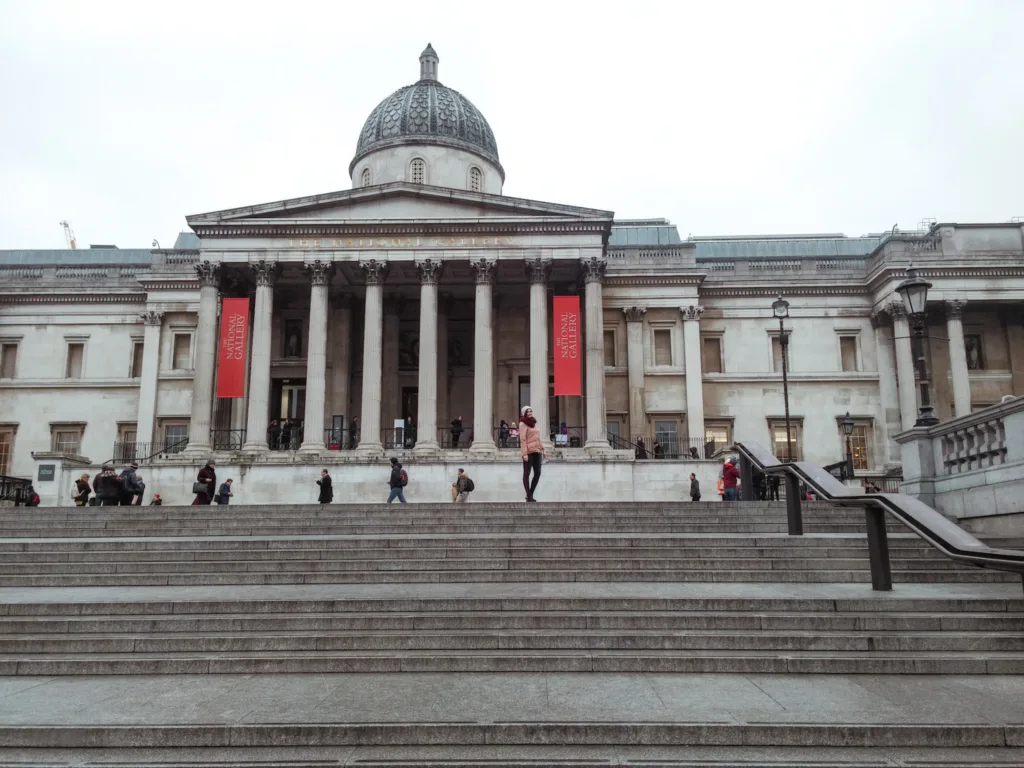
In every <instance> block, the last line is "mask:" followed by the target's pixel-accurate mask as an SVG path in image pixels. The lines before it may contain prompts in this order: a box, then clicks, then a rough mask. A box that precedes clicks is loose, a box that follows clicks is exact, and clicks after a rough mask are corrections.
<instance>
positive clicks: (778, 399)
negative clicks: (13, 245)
mask: <svg viewBox="0 0 1024 768" xmlns="http://www.w3.org/2000/svg"><path fill="white" fill-rule="evenodd" d="M349 173H350V176H351V180H352V188H351V189H348V190H345V191H340V192H331V193H327V194H320V195H314V196H311V197H304V198H298V199H291V200H283V201H279V202H272V203H262V204H255V205H247V206H245V207H241V208H234V209H230V210H223V211H214V212H211V213H204V214H199V215H194V216H189V217H188V218H187V221H188V225H189V228H190V231H189V232H187V233H183V234H182V235H181V236H179V238H178V241H177V242H176V243H175V247H174V248H170V249H160V248H156V249H118V248H114V247H105V246H94V247H92V248H90V249H79V250H63V251H3V252H0V284H2V286H3V291H2V292H0V344H2V347H0V474H9V475H16V476H24V477H28V476H31V477H33V478H34V479H36V480H37V481H38V487H39V488H40V490H41V491H44V492H45V493H46V494H48V495H45V496H44V499H51V500H52V501H51V503H63V504H66V503H70V502H69V500H67V499H65V497H66V496H68V494H66V493H64V490H65V489H64V488H63V487H62V486H61V483H63V482H65V481H66V480H67V478H68V477H70V476H71V475H72V474H75V473H77V472H78V468H79V467H91V466H95V465H97V464H98V463H100V462H102V461H103V460H106V459H110V458H112V457H115V456H117V457H118V458H126V457H128V456H129V455H135V456H138V457H139V458H143V457H146V456H151V455H153V454H160V455H158V456H157V457H156V458H155V459H153V460H152V461H151V462H150V463H149V464H150V466H149V468H148V469H146V470H145V472H144V473H145V474H149V475H150V479H151V480H152V481H153V482H159V484H160V485H161V490H162V493H163V495H164V496H165V498H169V499H171V500H176V499H177V500H187V499H188V498H189V497H188V493H187V489H188V487H189V485H190V482H191V473H192V472H193V471H194V466H195V464H196V462H198V461H199V460H200V459H201V458H205V457H206V456H208V455H215V456H217V457H218V463H219V464H220V465H221V466H224V467H228V468H229V469H228V470H227V471H228V472H229V473H233V474H235V475H236V482H237V483H238V485H237V486H236V488H237V489H239V490H238V494H239V495H241V496H242V497H243V499H244V497H245V494H246V493H247V492H248V493H250V494H252V497H251V498H250V500H253V498H255V497H256V496H258V497H260V498H282V499H283V498H290V495H289V492H288V491H286V490H285V491H282V490H279V489H280V488H281V487H282V485H284V486H288V485H289V484H292V483H296V482H300V478H301V479H302V480H301V482H306V480H307V479H308V478H306V476H307V475H308V474H309V471H308V469H307V467H308V466H309V465H313V464H316V465H319V464H324V465H325V466H334V467H337V469H336V470H335V471H336V473H338V474H341V475H342V476H343V482H344V481H346V480H347V481H348V482H349V483H350V488H351V489H353V490H352V497H353V498H362V497H367V498H373V497H375V494H378V493H379V489H380V488H383V479H382V476H381V469H380V467H379V466H378V464H379V463H380V462H381V461H382V460H383V456H384V455H385V454H387V455H402V456H405V457H406V459H405V460H406V461H407V462H411V463H413V464H414V465H416V466H418V467H420V468H421V469H420V472H421V475H420V477H424V478H425V476H427V475H429V477H430V480H429V483H430V489H429V490H426V489H424V490H423V492H422V494H423V495H422V498H435V497H436V498H438V499H440V498H444V497H445V494H446V490H447V485H446V481H445V479H444V478H445V477H447V475H448V474H450V473H451V471H452V469H451V466H452V464H454V463H457V464H459V465H466V464H470V465H471V466H473V468H474V471H475V472H476V473H477V476H478V477H486V478H489V479H490V485H489V486H488V485H486V484H485V485H484V487H483V488H481V483H480V481H479V480H478V482H477V485H478V488H480V489H481V490H480V492H478V494H477V496H478V497H480V498H499V497H502V496H503V495H504V496H505V497H507V495H508V494H509V493H513V492H514V489H515V487H516V482H517V480H516V466H515V465H516V463H517V462H518V455H517V451H515V449H514V448H512V447H510V446H511V445H512V444H513V443H514V436H513V437H512V438H510V439H506V438H505V437H504V436H503V434H502V432H501V430H500V423H501V421H502V420H505V421H506V422H508V423H509V424H513V425H514V424H515V422H516V421H517V417H518V414H519V409H520V408H521V407H522V406H523V405H526V404H529V405H531V406H532V407H533V408H534V411H535V413H536V415H537V416H538V419H539V420H540V422H541V423H542V424H548V425H549V430H548V432H549V436H550V443H551V445H550V448H549V458H551V459H552V461H551V463H549V464H548V465H547V469H546V472H547V473H548V474H547V476H548V477H549V478H550V480H549V481H548V482H549V483H550V485H549V486H548V490H549V493H548V496H547V498H556V497H557V498H574V497H577V498H578V497H581V496H582V497H593V498H623V499H627V498H636V499H640V498H669V497H672V498H680V497H683V496H684V493H683V490H682V489H683V484H684V482H685V479H686V477H687V476H688V474H689V472H690V471H697V472H698V474H699V476H700V477H702V478H704V479H705V480H706V481H707V482H713V480H714V476H715V474H716V473H717V465H718V462H719V461H720V454H721V453H722V452H723V451H724V450H725V449H727V447H728V445H729V444H730V442H731V441H733V440H734V439H743V438H746V439H753V440H756V441H759V442H761V443H763V444H767V445H769V446H771V447H772V448H773V449H774V450H775V451H776V452H777V453H778V454H780V455H781V454H784V453H785V442H786V438H785V434H786V433H785V427H784V423H783V414H784V411H785V407H784V402H783V387H782V373H781V369H782V365H781V362H782V360H781V358H782V346H781V344H780V339H779V324H778V321H777V320H776V319H775V318H774V317H773V314H772V302H773V301H774V300H775V299H776V298H777V297H778V296H780V295H781V296H784V297H785V298H786V299H787V300H788V301H789V302H790V314H791V317H790V319H788V320H787V321H786V325H785V330H786V332H788V333H789V334H790V339H791V346H790V355H789V361H788V362H789V376H788V380H789V410H790V413H791V424H792V432H793V436H794V440H793V451H794V454H795V455H796V456H799V457H803V458H806V459H807V460H810V461H814V462H818V463H822V464H828V463H832V462H835V461H839V460H841V459H842V458H843V456H844V455H845V450H846V449H845V442H844V438H843V436H842V432H841V428H840V422H841V421H842V420H843V418H844V417H845V415H846V414H847V413H848V414H849V415H850V417H851V418H852V419H853V420H854V422H855V424H856V427H855V430H854V433H853V435H852V439H851V442H852V446H853V451H854V460H855V464H856V466H857V469H858V471H859V472H862V473H876V474H880V473H883V472H886V471H898V467H899V461H900V454H899V450H898V447H897V446H896V444H895V442H894V441H893V439H892V437H893V435H895V434H897V433H898V432H900V431H902V430H903V429H906V428H908V427H909V426H911V425H912V424H913V422H914V420H915V418H916V413H917V398H918V394H917V391H916V388H915V381H914V375H915V374H914V367H913V361H912V356H911V349H910V339H909V335H910V334H909V329H908V323H907V318H906V317H905V315H904V314H903V312H902V309H901V305H900V304H899V300H898V298H897V296H896V295H895V294H894V287H895V285H897V284H898V283H899V282H900V281H901V280H902V279H903V278H904V277H905V270H906V267H907V266H908V265H909V264H910V263H911V262H912V263H913V264H914V265H915V266H916V267H918V268H919V270H920V272H921V273H922V274H923V275H924V276H925V277H926V278H927V279H929V280H930V281H931V282H932V283H933V285H934V287H933V289H932V291H931V293H930V305H929V306H930V307H931V308H932V309H931V311H930V313H929V317H928V330H929V336H930V341H929V347H928V360H929V364H930V370H931V373H932V380H933V391H934V396H933V399H934V401H935V403H936V408H937V412H938V415H939V416H940V418H943V419H947V418H951V417H953V416H954V415H962V414H964V413H968V412H970V411H971V410H972V409H977V408H979V407H981V406H985V405H990V404H993V403H995V402H998V401H999V400H1000V398H1001V397H1002V396H1004V395H1007V394H1014V395H1024V313H1022V301H1024V242H1022V238H1024V228H1022V225H1021V223H1019V222H1011V223H998V224H976V223H972V224H963V223H960V224H958V223H935V224H932V225H930V226H928V227H927V228H925V229H922V230H920V231H914V232H901V231H898V230H893V231H890V232H886V233H883V234H876V235H867V236H863V237H845V236H843V235H838V234H825V235H822V234H814V235H785V236H765V237H692V238H687V239H686V240H683V239H682V238H680V236H679V234H678V232H677V230H676V227H675V226H673V225H672V224H671V223H669V221H667V220H665V219H645V220H616V219H615V218H614V215H613V213H612V212H610V211H602V210H593V209H589V208H580V207H575V206H570V205H563V204H555V203H547V202H540V201H536V200H525V199H517V198H510V197H506V196H504V195H503V194H502V186H503V183H504V179H505V170H504V168H503V167H502V165H501V163H500V160H499V155H498V147H497V143H496V141H495V137H494V133H493V132H492V130H491V127H490V125H489V124H488V123H487V121H486V119H485V118H484V117H483V115H482V114H481V113H480V112H479V110H477V109H476V108H475V107H474V106H473V105H472V104H471V103H470V102H469V100H468V99H466V98H465V97H463V96H462V95H461V94H459V93H458V92H456V91H454V90H452V89H450V88H447V87H445V86H444V85H442V84H441V82H440V81H439V80H438V57H437V55H436V53H435V52H434V50H433V49H432V48H431V47H430V46H428V47H427V49H426V50H425V51H424V52H423V54H422V55H421V57H420V76H419V79H418V80H417V81H416V82H415V83H413V84H412V85H409V86H406V87H404V88H400V89H399V90H397V91H395V92H394V93H393V94H391V95H390V96H388V97H387V98H386V99H384V101H382V102H381V103H380V104H379V105H378V106H377V107H376V108H375V109H374V110H373V111H372V112H371V114H370V116H369V117H368V118H367V120H366V123H365V124H364V125H363V128H362V130H361V131H360V132H359V135H358V142H357V147H356V152H355V156H354V157H353V159H352V162H351V165H350V167H349ZM554 295H559V296H565V295H569V296H572V295H578V296H580V297H581V299H580V303H581V308H582V328H581V329H580V330H581V337H582V338H581V345H580V358H581V365H582V368H583V373H582V377H583V393H582V396H580V397H568V396H558V397H556V396H554V395H553V390H552V373H553V371H552V333H553V329H554V327H555V323H556V321H557V318H553V317H552V316H551V313H552V300H551V297H552V296H554ZM225 298H242V299H245V298H249V300H250V303H249V306H250V311H249V315H248V319H249V324H250V325H249V328H248V332H247V334H246V338H247V345H246V349H245V350H244V357H245V361H244V366H245V368H244V370H245V373H244V397H241V398H233V399H224V398H217V397H215V393H216V390H217V383H218V375H219V371H218V366H217V359H218V356H217V348H218V334H219V328H220V325H221V322H222V321H223V318H222V317H221V307H222V300H223V299H225ZM453 421H454V422H457V423H456V425H455V427H453ZM397 424H401V425H402V428H401V429H398V428H396V425H397ZM459 424H461V427H460V426H459ZM640 439H643V440H644V446H645V450H646V451H647V452H648V456H650V457H651V458H653V455H654V450H653V449H654V442H655V441H657V442H658V445H659V446H660V454H659V455H661V456H663V457H664V461H675V462H677V463H675V464H673V465H672V467H671V468H668V469H667V468H666V466H667V465H655V462H653V461H651V462H643V461H636V460H635V456H636V446H637V445H638V443H639V440H640ZM115 446H117V447H116V448H115ZM44 465H45V466H50V467H56V468H57V476H55V478H54V480H53V481H52V487H51V486H50V485H47V483H50V482H51V481H49V480H47V479H45V477H48V476H49V472H50V470H46V471H45V472H44V471H42V470H41V469H40V468H41V467H43V466H44ZM83 471H88V470H83ZM41 472H42V474H40V473H41ZM61 473H63V474H61ZM303 473H304V474H303ZM552 475H553V477H552ZM44 476H45V477H44ZM150 479H147V482H149V481H150ZM310 482H311V481H310ZM337 482H338V481H337V480H336V483H337ZM488 488H490V490H488ZM246 489H249V490H248V491H246ZM708 492H710V489H709V491H708Z"/></svg>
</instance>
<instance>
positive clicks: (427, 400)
mask: <svg viewBox="0 0 1024 768" xmlns="http://www.w3.org/2000/svg"><path fill="white" fill-rule="evenodd" d="M416 267H417V269H419V273H420V354H419V382H418V384H419V391H418V394H417V398H418V400H417V410H418V411H419V423H418V424H417V425H416V447H415V448H414V449H413V453H415V454H416V455H418V456H432V455H434V454H436V453H437V452H438V450H440V447H441V446H440V445H439V444H438V442H437V282H438V280H439V279H440V277H441V262H439V261H433V260H431V259H426V260H424V261H421V262H419V263H418V264H417V265H416Z"/></svg>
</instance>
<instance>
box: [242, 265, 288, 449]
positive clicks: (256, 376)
mask: <svg viewBox="0 0 1024 768" xmlns="http://www.w3.org/2000/svg"><path fill="white" fill-rule="evenodd" d="M249 267H250V268H251V269H252V271H253V275H254V276H255V278H256V307H255V309H254V310H253V323H252V355H251V363H250V370H249V419H248V422H247V423H246V428H245V445H244V446H243V450H246V451H257V452H260V451H266V450H267V417H268V411H269V409H270V340H271V332H272V329H273V327H274V283H275V282H277V276H278V275H279V274H280V267H279V266H278V265H277V264H276V263H274V262H270V261H258V262H256V263H254V264H250V265H249Z"/></svg>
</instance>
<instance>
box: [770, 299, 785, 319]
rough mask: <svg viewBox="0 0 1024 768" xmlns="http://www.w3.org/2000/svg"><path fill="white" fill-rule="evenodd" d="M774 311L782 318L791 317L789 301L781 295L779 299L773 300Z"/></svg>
mask: <svg viewBox="0 0 1024 768" xmlns="http://www.w3.org/2000/svg"><path fill="white" fill-rule="evenodd" d="M772 312H774V313H775V316H776V317H777V318H779V319H780V320H782V319H783V318H786V317H789V302H788V301H786V300H785V299H784V298H782V297H781V296H779V298H778V299H776V300H775V301H774V302H772Z"/></svg>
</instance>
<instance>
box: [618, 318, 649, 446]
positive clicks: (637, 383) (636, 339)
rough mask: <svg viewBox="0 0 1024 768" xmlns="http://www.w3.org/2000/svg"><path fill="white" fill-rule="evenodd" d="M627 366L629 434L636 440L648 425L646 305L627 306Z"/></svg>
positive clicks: (631, 438)
mask: <svg viewBox="0 0 1024 768" xmlns="http://www.w3.org/2000/svg"><path fill="white" fill-rule="evenodd" d="M622 312H623V314H625V316H626V366H627V374H628V378H629V434H628V435H627V437H628V438H629V440H630V441H632V442H634V443H635V442H636V439H637V438H638V437H642V436H643V434H644V431H645V429H646V427H647V414H646V410H645V408H644V315H646V314H647V308H646V307H639V306H636V307H626V308H625V309H623V310H622Z"/></svg>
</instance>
